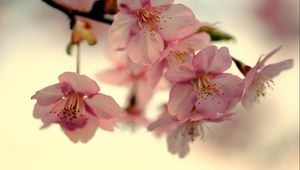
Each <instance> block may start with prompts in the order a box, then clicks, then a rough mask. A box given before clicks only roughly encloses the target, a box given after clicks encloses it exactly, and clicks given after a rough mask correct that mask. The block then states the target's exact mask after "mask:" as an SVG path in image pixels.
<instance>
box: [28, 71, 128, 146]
mask: <svg viewBox="0 0 300 170" xmlns="http://www.w3.org/2000/svg"><path fill="white" fill-rule="evenodd" d="M58 79H59V83H57V84H53V85H50V86H48V87H45V88H43V89H41V90H39V91H37V92H36V93H35V95H33V96H32V97H31V98H32V99H36V100H37V103H36V104H35V108H34V111H33V115H34V117H35V118H37V119H41V120H42V122H43V124H44V125H43V126H42V128H45V127H48V126H49V125H51V124H53V123H58V124H59V125H60V126H61V128H62V130H63V131H64V132H65V134H66V135H67V136H68V137H69V138H70V140H72V141H73V142H78V141H81V142H87V141H89V140H90V139H91V138H92V137H93V136H94V134H95V131H96V130H97V128H98V127H99V126H100V127H101V128H102V129H105V130H108V131H112V130H113V127H114V122H113V121H112V120H110V118H112V117H114V116H115V115H118V114H120V113H121V112H122V111H121V108H120V107H119V105H118V104H117V103H116V102H115V100H114V99H113V98H112V97H110V96H107V95H105V94H102V93H98V92H99V91H100V88H99V86H98V85H97V83H96V82H95V81H94V80H92V79H90V78H89V77H87V76H85V75H79V74H77V73H73V72H65V73H63V74H61V75H60V76H59V77H58Z"/></svg>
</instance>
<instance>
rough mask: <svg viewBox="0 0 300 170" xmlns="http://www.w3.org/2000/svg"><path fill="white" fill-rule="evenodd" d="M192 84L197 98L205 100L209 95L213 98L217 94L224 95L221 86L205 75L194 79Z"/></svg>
mask: <svg viewBox="0 0 300 170" xmlns="http://www.w3.org/2000/svg"><path fill="white" fill-rule="evenodd" d="M193 84H194V90H195V92H196V95H197V97H198V98H201V99H204V100H207V98H209V97H211V98H212V99H214V98H215V97H217V96H218V95H224V93H223V91H222V89H221V87H220V86H218V85H217V84H216V83H215V82H214V81H213V80H212V79H211V78H209V77H208V76H206V75H203V76H200V77H199V78H198V79H196V80H194V82H193Z"/></svg>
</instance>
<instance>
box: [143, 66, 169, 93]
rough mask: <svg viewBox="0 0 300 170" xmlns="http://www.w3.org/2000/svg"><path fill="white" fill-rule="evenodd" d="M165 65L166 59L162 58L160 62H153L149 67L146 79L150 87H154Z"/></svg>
mask: <svg viewBox="0 0 300 170" xmlns="http://www.w3.org/2000/svg"><path fill="white" fill-rule="evenodd" d="M166 66H167V63H166V60H163V61H161V62H158V63H155V64H153V65H152V67H151V68H150V69H149V75H148V77H149V79H148V80H149V84H150V87H151V88H155V87H156V85H157V84H158V82H159V80H160V78H161V76H162V74H163V71H164V69H165V68H166Z"/></svg>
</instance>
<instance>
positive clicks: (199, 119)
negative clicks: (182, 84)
mask: <svg viewBox="0 0 300 170" xmlns="http://www.w3.org/2000/svg"><path fill="white" fill-rule="evenodd" d="M165 108H166V109H165V112H164V113H163V114H162V115H161V116H160V117H159V118H158V119H157V120H156V121H155V122H153V123H151V124H150V125H149V126H148V130H150V131H154V132H155V133H158V134H161V133H166V134H167V145H168V150H169V152H170V153H172V154H178V155H179V157H181V158H183V157H185V156H186V155H187V154H188V153H189V151H190V147H189V145H190V143H192V142H194V141H195V140H196V139H197V138H200V139H203V138H204V128H203V124H204V123H205V122H222V121H225V120H228V119H230V117H231V114H227V113H226V114H218V115H217V116H216V117H214V118H209V117H206V116H205V115H203V114H202V113H200V112H198V111H197V110H196V109H193V110H192V111H190V113H188V115H189V116H188V117H185V118H184V119H181V120H180V119H178V117H176V116H174V115H173V114H170V113H168V111H167V107H165Z"/></svg>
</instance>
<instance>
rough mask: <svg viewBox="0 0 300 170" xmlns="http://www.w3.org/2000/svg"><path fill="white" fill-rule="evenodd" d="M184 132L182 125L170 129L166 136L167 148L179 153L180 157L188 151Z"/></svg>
mask: <svg viewBox="0 0 300 170" xmlns="http://www.w3.org/2000/svg"><path fill="white" fill-rule="evenodd" d="M183 133H184V126H181V127H178V128H177V129H175V130H173V131H171V132H170V133H169V134H168V137H167V144H168V150H169V152H170V153H172V154H176V153H178V154H179V157H180V158H183V157H185V156H186V155H187V154H188V153H189V151H190V148H189V140H188V139H187V137H186V136H185V135H182V134H183Z"/></svg>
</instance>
